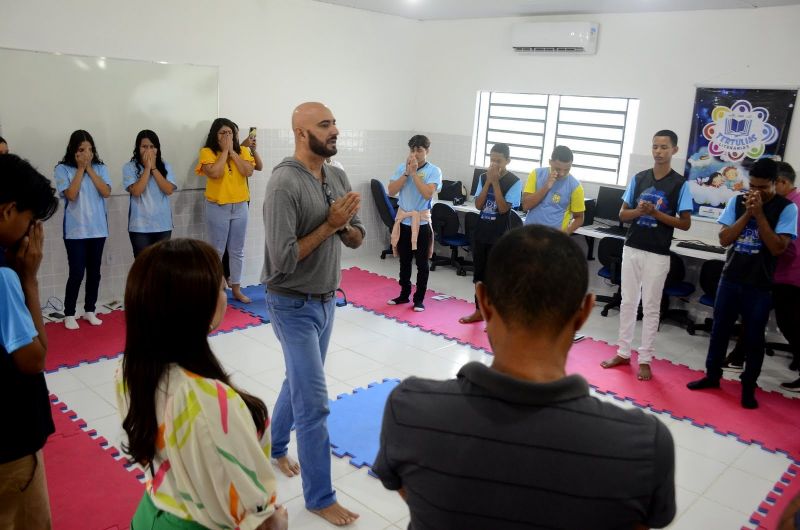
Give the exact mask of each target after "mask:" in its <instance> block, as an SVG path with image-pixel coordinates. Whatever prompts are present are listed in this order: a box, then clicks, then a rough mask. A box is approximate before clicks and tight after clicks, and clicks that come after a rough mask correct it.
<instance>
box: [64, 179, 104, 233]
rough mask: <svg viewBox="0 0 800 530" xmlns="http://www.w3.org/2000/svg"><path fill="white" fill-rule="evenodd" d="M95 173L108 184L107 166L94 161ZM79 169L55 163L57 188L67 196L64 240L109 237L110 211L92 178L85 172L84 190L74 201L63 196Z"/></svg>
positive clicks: (82, 185) (82, 187) (82, 189)
mask: <svg viewBox="0 0 800 530" xmlns="http://www.w3.org/2000/svg"><path fill="white" fill-rule="evenodd" d="M92 168H93V169H94V172H95V173H97V175H98V176H99V177H100V178H101V179H102V180H103V182H105V183H106V184H108V185H109V186H111V179H109V178H108V168H107V167H106V166H105V164H92ZM77 171H78V168H75V167H72V166H68V165H66V164H59V165H57V166H56V170H55V179H56V190H58V193H59V194H60V195H61V196H62V197H64V201H65V202H64V239H89V238H94V237H108V212H107V211H106V200H105V199H104V198H103V196H102V195H100V192H99V191H97V188H96V187H95V185H94V182H92V179H91V178H89V175H87V174H84V175H83V181H82V182H81V189H80V191H79V192H78V196H77V197H76V198H75V200H74V201H70V200H68V199H67V198H66V197H65V196H64V190H66V189H67V188H69V185H70V183H71V182H72V179H74V178H75V173H76V172H77Z"/></svg>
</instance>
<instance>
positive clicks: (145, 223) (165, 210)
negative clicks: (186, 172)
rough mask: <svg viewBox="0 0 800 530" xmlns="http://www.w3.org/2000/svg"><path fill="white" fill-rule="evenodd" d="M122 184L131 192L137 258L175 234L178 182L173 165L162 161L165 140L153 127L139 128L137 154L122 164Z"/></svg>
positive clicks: (132, 233)
mask: <svg viewBox="0 0 800 530" xmlns="http://www.w3.org/2000/svg"><path fill="white" fill-rule="evenodd" d="M122 185H123V187H124V188H125V189H126V190H128V193H130V194H131V201H130V206H129V209H128V235H129V236H130V238H131V246H132V247H133V257H134V258H136V256H138V255H139V253H140V252H141V251H142V250H144V249H145V248H147V247H149V246H150V245H153V244H155V243H158V242H159V241H162V240H165V239H169V238H170V236H171V235H172V208H171V207H170V204H169V196H170V195H172V192H174V191H175V190H176V189H177V188H178V185H177V184H176V183H175V174H174V173H173V172H172V168H171V167H170V165H169V164H167V163H166V162H164V161H163V160H161V142H160V141H159V140H158V135H157V134H156V133H154V132H153V131H151V130H148V129H145V130H143V131H139V134H137V135H136V144H135V146H134V148H133V157H131V160H130V162H128V163H127V164H125V165H124V166H123V167H122Z"/></svg>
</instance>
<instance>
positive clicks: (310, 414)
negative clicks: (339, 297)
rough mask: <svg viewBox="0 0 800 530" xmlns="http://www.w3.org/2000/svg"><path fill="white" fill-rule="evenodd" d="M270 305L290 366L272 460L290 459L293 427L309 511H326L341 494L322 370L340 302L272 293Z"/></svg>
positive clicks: (275, 422)
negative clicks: (336, 481) (335, 475)
mask: <svg viewBox="0 0 800 530" xmlns="http://www.w3.org/2000/svg"><path fill="white" fill-rule="evenodd" d="M266 301H267V309H268V310H269V314H270V317H272V329H273V330H274V331H275V335H276V336H277V337H278V340H279V341H280V343H281V347H282V348H283V358H284V359H285V360H286V379H284V381H283V385H282V386H281V391H280V394H278V401H277V402H276V403H275V408H274V409H273V411H272V424H271V428H272V457H273V458H281V457H283V456H286V452H287V446H288V445H289V434H290V431H291V429H292V424H294V426H295V429H296V431H297V454H298V456H299V457H300V476H301V478H302V481H303V497H304V498H305V501H306V508H308V509H309V510H319V509H322V508H327V507H328V506H330V505H331V504H333V503H334V502H336V493H335V492H334V491H333V484H332V483H331V442H330V436H329V435H328V423H327V418H328V414H329V413H330V409H329V407H328V388H327V385H326V384H325V372H324V368H323V365H324V364H325V354H326V353H327V352H328V343H329V342H330V338H331V331H332V330H333V311H334V309H335V308H336V305H335V304H336V300H335V299H331V300H329V301H327V302H324V303H323V302H320V301H319V300H304V299H299V298H291V297H288V296H281V295H277V294H272V293H270V292H267V296H266Z"/></svg>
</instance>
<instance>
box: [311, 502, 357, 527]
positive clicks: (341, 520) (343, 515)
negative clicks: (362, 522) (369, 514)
mask: <svg viewBox="0 0 800 530" xmlns="http://www.w3.org/2000/svg"><path fill="white" fill-rule="evenodd" d="M309 511H310V512H311V513H315V514H317V515H319V516H320V517H322V518H323V519H325V520H326V521H328V522H329V523H331V524H332V525H336V526H345V525H348V524H350V523H352V522H355V520H356V519H358V514H357V513H355V512H351V511H350V510H348V509H347V508H345V507H344V506H342V505H341V504H339V503H338V502H334V503H333V504H331V505H330V506H328V507H327V508H322V509H321V510H309Z"/></svg>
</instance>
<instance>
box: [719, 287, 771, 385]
mask: <svg viewBox="0 0 800 530" xmlns="http://www.w3.org/2000/svg"><path fill="white" fill-rule="evenodd" d="M771 309H772V293H771V292H770V290H769V289H761V288H758V287H753V286H751V285H742V284H740V283H734V282H730V281H727V280H725V279H722V280H720V282H719V287H718V288H717V297H716V299H715V300H714V325H713V326H712V328H711V340H710V342H709V344H708V357H706V373H707V375H708V377H709V378H711V379H716V380H719V379H720V378H722V363H723V362H724V361H725V354H726V353H727V351H728V342H729V341H730V338H731V333H732V332H733V326H734V325H735V324H736V319H737V318H738V317H739V315H741V316H742V331H741V335H740V336H741V339H742V340H743V346H744V351H745V352H746V355H747V357H746V358H745V365H744V372H742V376H741V380H742V384H743V385H747V386H755V385H756V381H757V380H758V376H759V375H760V374H761V364H762V363H763V362H764V330H765V329H766V327H767V320H768V319H769V312H770V310H771Z"/></svg>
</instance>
